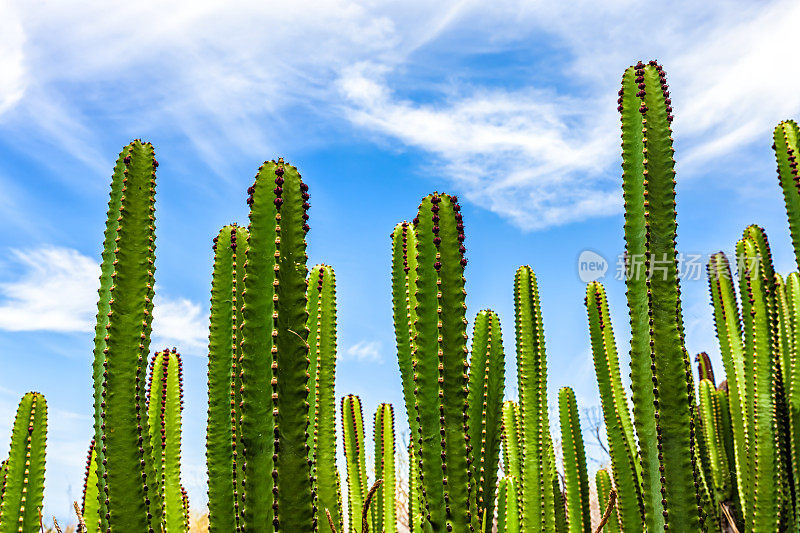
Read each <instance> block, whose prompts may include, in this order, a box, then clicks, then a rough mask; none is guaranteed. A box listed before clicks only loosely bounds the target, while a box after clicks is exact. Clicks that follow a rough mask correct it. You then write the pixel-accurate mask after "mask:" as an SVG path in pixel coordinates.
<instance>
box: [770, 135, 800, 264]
mask: <svg viewBox="0 0 800 533" xmlns="http://www.w3.org/2000/svg"><path fill="white" fill-rule="evenodd" d="M798 142H800V128H798V127H797V123H796V122H795V121H793V120H784V121H782V122H781V123H780V124H778V125H777V126H776V127H775V132H774V134H773V144H772V149H773V150H775V158H776V160H777V163H778V181H779V183H780V186H781V188H782V189H783V198H784V201H785V202H786V214H787V216H788V218H789V229H790V231H791V234H792V244H793V245H794V254H795V260H796V261H797V267H798V268H800V175H798V173H797V156H798V153H800V147H798Z"/></svg>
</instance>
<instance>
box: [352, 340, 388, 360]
mask: <svg viewBox="0 0 800 533" xmlns="http://www.w3.org/2000/svg"><path fill="white" fill-rule="evenodd" d="M380 348H381V343H380V342H378V341H366V340H362V341H359V342H358V343H356V344H354V345H352V346H350V347H349V348H347V350H345V351H344V357H343V359H352V360H355V361H372V362H380V361H381V360H382V357H381V352H380Z"/></svg>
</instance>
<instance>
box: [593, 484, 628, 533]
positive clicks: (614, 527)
mask: <svg viewBox="0 0 800 533" xmlns="http://www.w3.org/2000/svg"><path fill="white" fill-rule="evenodd" d="M594 484H595V487H596V489H597V505H598V507H599V508H600V515H603V514H604V513H605V511H606V509H607V508H608V499H609V496H610V495H611V491H612V490H613V488H612V486H611V476H610V475H609V473H608V470H604V469H600V470H598V471H597V472H596V473H595V475H594ZM620 531H622V530H621V529H620V521H619V517H618V515H617V509H616V508H614V509H612V510H611V514H610V515H609V518H608V522H606V524H605V525H604V526H603V529H602V532H603V533H620Z"/></svg>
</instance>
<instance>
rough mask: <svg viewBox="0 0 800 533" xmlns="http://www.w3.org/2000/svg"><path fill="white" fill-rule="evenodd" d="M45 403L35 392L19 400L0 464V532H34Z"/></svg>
mask: <svg viewBox="0 0 800 533" xmlns="http://www.w3.org/2000/svg"><path fill="white" fill-rule="evenodd" d="M46 441H47V402H45V400H44V396H42V395H41V394H39V393H38V392H29V393H28V394H26V395H25V396H23V397H22V401H20V403H19V407H17V417H16V419H15V420H14V428H13V430H12V433H11V450H10V451H9V454H8V459H7V460H6V461H5V462H4V463H3V470H4V474H5V475H4V476H3V480H4V485H3V493H2V504H0V533H12V532H14V533H16V532H18V531H22V532H23V533H36V532H38V531H39V527H40V514H41V511H42V498H43V496H44V468H45V445H46Z"/></svg>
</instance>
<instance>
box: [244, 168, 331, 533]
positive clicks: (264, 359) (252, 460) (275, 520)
mask: <svg viewBox="0 0 800 533" xmlns="http://www.w3.org/2000/svg"><path fill="white" fill-rule="evenodd" d="M307 191H308V186H307V185H305V184H304V183H303V182H302V180H301V178H300V174H299V173H298V172H297V169H296V168H294V167H292V166H290V165H285V164H284V162H283V160H282V159H279V160H278V161H269V162H266V163H264V164H263V165H262V166H261V168H260V169H259V171H258V174H257V175H256V179H255V183H254V185H253V186H252V187H250V189H249V191H248V192H249V193H250V197H249V198H248V204H249V205H250V226H249V235H248V241H247V242H248V247H247V252H246V254H245V255H246V262H245V277H244V291H243V305H244V307H243V310H242V316H243V324H242V328H241V335H242V344H241V357H240V362H241V372H242V404H241V428H242V429H241V431H242V435H241V443H242V445H243V447H244V450H243V451H244V458H245V462H246V467H245V471H244V482H245V495H246V498H245V501H244V509H243V524H244V528H245V529H246V530H252V531H255V530H260V529H263V528H264V527H270V526H269V524H271V527H272V528H273V529H274V530H275V531H287V532H292V533H294V532H298V533H299V532H303V531H312V530H313V529H314V528H315V526H314V512H313V505H312V480H311V466H310V465H309V460H308V456H309V452H310V446H309V444H308V441H309V435H308V426H309V423H310V422H309V403H308V396H309V373H308V372H309V365H310V361H309V346H308V344H307V342H306V340H307V339H308V334H309V330H308V326H307V321H308V311H307V308H306V304H307V299H306V275H307V268H306V262H307V255H306V241H305V235H306V232H307V231H308V224H307V223H306V220H307V218H308V215H307V214H306V211H307V209H308V207H309V205H308V198H309V196H308V192H307ZM270 436H271V437H270Z"/></svg>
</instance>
